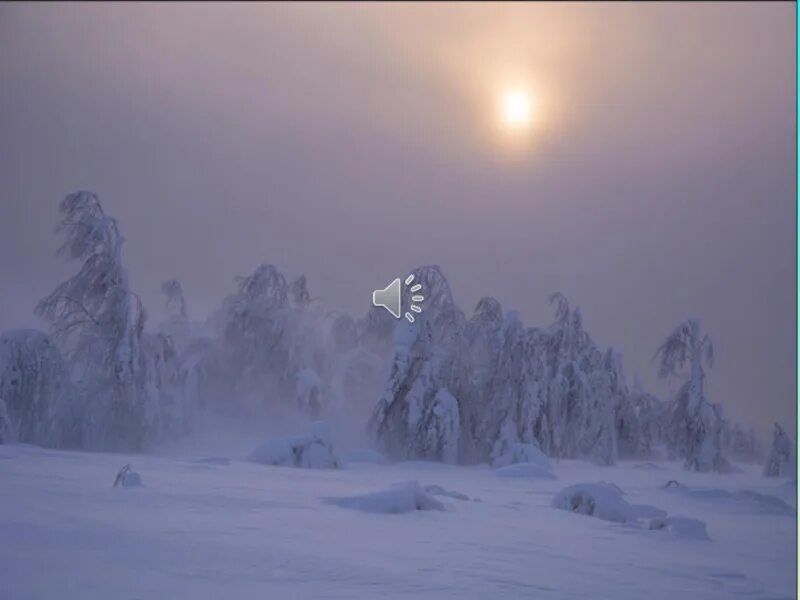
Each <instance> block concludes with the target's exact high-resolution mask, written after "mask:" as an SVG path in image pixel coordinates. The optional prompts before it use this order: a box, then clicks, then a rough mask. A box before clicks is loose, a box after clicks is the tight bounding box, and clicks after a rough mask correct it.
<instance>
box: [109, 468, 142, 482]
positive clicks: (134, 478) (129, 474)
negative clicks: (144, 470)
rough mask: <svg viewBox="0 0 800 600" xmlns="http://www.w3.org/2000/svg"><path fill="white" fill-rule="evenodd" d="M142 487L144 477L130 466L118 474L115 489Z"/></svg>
mask: <svg viewBox="0 0 800 600" xmlns="http://www.w3.org/2000/svg"><path fill="white" fill-rule="evenodd" d="M117 486H121V487H126V488H127V487H142V476H141V475H139V474H138V473H137V472H136V471H134V470H133V469H131V466H130V465H125V466H124V467H122V468H121V469H120V470H119V473H117V478H116V479H115V480H114V487H117Z"/></svg>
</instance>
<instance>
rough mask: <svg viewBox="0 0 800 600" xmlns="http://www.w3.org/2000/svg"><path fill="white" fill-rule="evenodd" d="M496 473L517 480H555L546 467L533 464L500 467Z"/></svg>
mask: <svg viewBox="0 0 800 600" xmlns="http://www.w3.org/2000/svg"><path fill="white" fill-rule="evenodd" d="M496 473H497V474H498V475H500V476H501V477H509V478H518V479H555V478H556V476H555V475H553V472H552V471H551V470H550V469H549V468H546V467H542V466H541V465H537V464H534V463H517V464H514V465H508V466H507V467H501V468H499V469H497V471H496Z"/></svg>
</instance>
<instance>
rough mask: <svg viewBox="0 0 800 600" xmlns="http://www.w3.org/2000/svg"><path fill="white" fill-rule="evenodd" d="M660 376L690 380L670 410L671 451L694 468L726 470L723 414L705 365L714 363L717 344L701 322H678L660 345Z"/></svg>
mask: <svg viewBox="0 0 800 600" xmlns="http://www.w3.org/2000/svg"><path fill="white" fill-rule="evenodd" d="M656 356H657V357H658V358H659V359H660V366H659V375H660V376H661V377H664V378H666V377H670V376H676V375H679V376H680V375H683V374H684V372H685V369H686V368H687V367H688V370H689V371H688V378H687V380H686V383H684V384H683V386H682V387H681V388H680V390H679V391H678V393H677V395H676V396H675V398H674V400H673V401H672V404H671V405H670V407H669V408H668V409H667V422H666V425H665V427H666V438H667V439H666V441H667V444H668V446H669V449H670V452H671V453H672V454H673V455H675V456H679V457H682V458H684V460H685V462H684V466H685V467H686V468H687V469H689V470H691V471H720V472H723V471H726V470H727V469H728V468H729V463H728V460H727V458H726V457H725V455H724V448H723V443H722V439H721V434H722V425H721V419H720V415H719V413H718V411H717V410H715V408H714V406H712V405H711V404H709V403H708V402H707V401H706V398H705V393H704V381H705V371H704V369H703V366H704V364H705V365H707V366H712V365H713V361H714V347H713V345H712V343H711V340H710V339H709V338H708V336H702V335H701V333H700V324H699V323H698V322H697V321H696V320H694V319H688V320H686V321H684V322H683V323H681V324H680V325H678V327H676V328H675V330H674V331H673V332H672V333H671V334H670V335H669V336H668V337H667V339H666V340H664V343H663V344H661V346H660V347H659V348H658V350H657V352H656Z"/></svg>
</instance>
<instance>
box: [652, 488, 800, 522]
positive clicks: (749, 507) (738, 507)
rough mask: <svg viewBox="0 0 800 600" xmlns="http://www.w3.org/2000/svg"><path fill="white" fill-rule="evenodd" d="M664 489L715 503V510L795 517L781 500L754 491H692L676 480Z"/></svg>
mask: <svg viewBox="0 0 800 600" xmlns="http://www.w3.org/2000/svg"><path fill="white" fill-rule="evenodd" d="M662 489H664V490H667V491H671V492H676V493H680V494H683V495H685V496H686V497H687V498H691V499H693V500H699V501H703V502H713V503H715V508H718V509H723V510H727V511H730V512H737V513H754V514H765V515H794V514H795V510H794V509H793V508H792V507H791V506H790V505H789V504H787V503H786V502H785V501H784V500H782V499H781V498H778V497H777V496H771V495H769V494H762V493H760V492H754V491H752V490H739V491H736V492H729V491H728V490H723V489H720V488H701V489H692V488H689V487H687V486H685V485H683V484H681V483H678V482H677V481H675V480H670V481H668V482H667V483H666V484H665V485H663V486H662Z"/></svg>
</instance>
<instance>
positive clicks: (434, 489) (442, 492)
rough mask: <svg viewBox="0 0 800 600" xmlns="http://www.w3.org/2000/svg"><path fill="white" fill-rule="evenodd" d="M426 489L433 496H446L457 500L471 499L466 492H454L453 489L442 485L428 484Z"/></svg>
mask: <svg viewBox="0 0 800 600" xmlns="http://www.w3.org/2000/svg"><path fill="white" fill-rule="evenodd" d="M424 489H425V491H426V492H428V493H429V494H431V495H432V496H446V497H448V498H454V499H455V500H467V501H468V500H469V496H467V495H466V494H462V493H461V492H454V491H452V490H446V489H444V488H443V487H442V486H440V485H426V486H425V488H424Z"/></svg>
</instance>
